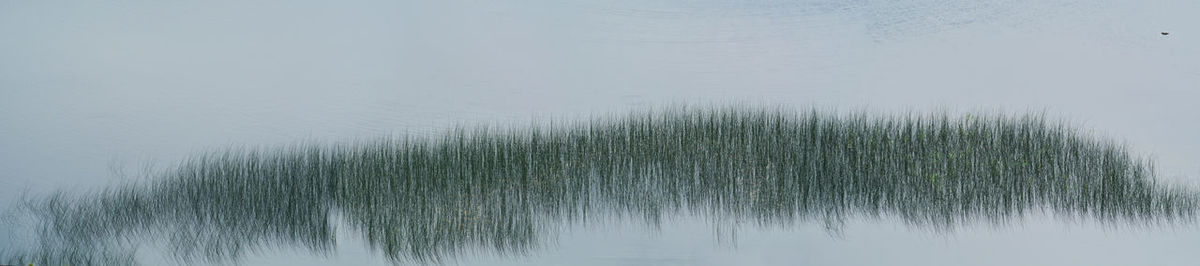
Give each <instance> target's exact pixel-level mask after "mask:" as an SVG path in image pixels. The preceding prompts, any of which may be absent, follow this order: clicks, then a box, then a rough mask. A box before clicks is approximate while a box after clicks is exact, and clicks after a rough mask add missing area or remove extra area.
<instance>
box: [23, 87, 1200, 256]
mask: <svg viewBox="0 0 1200 266" xmlns="http://www.w3.org/2000/svg"><path fill="white" fill-rule="evenodd" d="M1151 169H1152V167H1151V166H1150V165H1149V164H1148V162H1147V161H1145V160H1141V159H1139V158H1137V157H1134V156H1132V155H1131V154H1130V153H1129V152H1128V151H1126V150H1125V148H1124V147H1123V146H1121V145H1116V144H1114V143H1111V142H1108V141H1103V140H1097V139H1095V138H1093V137H1091V136H1088V135H1086V134H1082V133H1080V132H1079V131H1077V130H1074V129H1072V128H1070V127H1067V126H1064V125H1062V124H1058V123H1050V122H1047V121H1045V120H1044V119H1043V118H1041V117H1039V116H1020V117H1007V116H1002V115H989V116H971V115H967V116H961V117H958V116H955V117H951V116H949V115H945V114H939V115H930V116H868V115H833V114H828V113H822V112H818V111H811V112H792V111H784V110H769V109H768V110H765V109H753V108H715V109H685V108H678V109H672V110H668V111H661V112H647V113H638V114H632V115H628V116H623V117H615V118H610V119H597V120H591V121H585V122H579V123H575V124H570V125H565V126H555V127H538V126H535V127H531V128H528V129H522V130H504V131H490V130H488V129H485V128H479V129H458V130H453V131H452V132H450V133H449V134H446V135H444V136H441V137H439V138H435V139H419V138H402V139H384V140H379V141H374V142H369V143H356V144H338V145H331V144H326V145H322V144H300V145H294V146H289V147H280V148H270V149H230V150H224V151H219V152H209V153H202V154H198V155H196V156H194V157H192V158H190V159H188V160H186V161H184V162H182V163H181V164H179V165H178V166H177V167H174V168H172V169H169V170H167V171H164V172H161V173H159V174H157V175H158V177H157V179H156V181H155V182H153V183H150V184H140V185H135V186H128V187H121V188H112V189H109V190H107V191H104V192H100V193H97V194H95V195H87V196H63V195H57V196H51V197H47V198H44V199H37V200H32V201H31V202H30V203H29V206H30V208H29V210H30V211H32V212H31V213H33V214H35V215H36V216H37V217H38V221H40V225H42V227H41V232H40V237H41V242H42V243H43V244H42V246H41V247H40V248H37V249H33V250H32V251H28V252H23V253H15V252H14V253H13V254H7V256H8V257H2V256H4V254H0V258H6V259H7V261H9V263H28V262H35V263H38V264H60V263H58V261H56V260H54V259H63V260H59V261H67V263H69V264H112V263H103V262H100V261H99V260H120V262H128V263H132V259H131V257H132V254H133V253H132V252H133V251H134V250H135V249H136V247H137V246H138V245H139V243H144V242H150V243H164V244H162V245H161V246H164V247H167V248H168V250H169V251H170V253H171V254H172V255H174V256H175V257H177V258H179V259H180V260H182V261H207V262H220V263H227V262H232V261H236V259H238V258H241V257H243V256H244V255H245V254H246V253H248V252H262V251H266V250H265V249H269V248H272V247H302V248H306V249H308V250H310V251H312V252H319V253H328V252H332V250H333V249H334V247H335V246H336V241H335V239H336V235H335V226H345V227H347V228H346V229H349V231H352V232H356V233H357V234H360V236H361V237H362V238H363V239H365V240H366V241H367V243H368V244H369V246H370V247H372V248H373V249H375V250H376V251H378V252H379V253H380V254H383V255H384V256H387V257H388V258H389V259H391V260H392V261H394V262H405V261H411V262H439V261H441V260H443V259H448V258H455V257H459V256H469V255H473V254H476V253H496V254H505V255H521V254H524V253H527V252H530V251H532V250H535V249H536V248H537V246H538V245H539V244H541V243H543V242H544V241H545V239H546V238H547V237H548V235H550V234H554V233H555V232H557V231H558V228H559V227H562V226H564V225H569V224H575V223H588V222H594V221H598V220H604V219H607V218H611V217H615V216H620V217H637V218H641V219H646V220H648V221H652V222H656V221H659V220H660V219H663V218H666V217H669V216H672V215H680V214H694V215H706V216H709V217H719V218H720V219H724V220H737V221H743V222H754V223H759V224H764V225H786V224H791V223H796V222H818V223H824V224H825V225H826V226H827V227H829V228H831V229H836V228H838V227H839V226H841V223H842V222H843V221H846V220H847V219H852V218H856V217H888V218H898V219H901V220H903V221H905V222H907V223H910V224H912V225H913V226H920V227H928V228H935V229H952V228H954V227H956V226H958V225H963V224H966V223H971V222H992V223H1004V222H1008V221H1012V220H1014V219H1018V218H1021V217H1023V216H1024V215H1027V214H1030V213H1042V212H1050V213H1053V214H1054V215H1058V216H1062V217H1068V218H1083V219H1093V220H1096V221H1100V222H1103V223H1110V224H1138V225H1153V224H1160V223H1170V222H1190V221H1191V220H1192V218H1193V217H1192V216H1193V215H1194V213H1195V209H1196V199H1195V194H1194V193H1193V192H1191V191H1190V190H1184V189H1183V188H1175V187H1170V186H1166V185H1163V184H1159V183H1157V181H1155V179H1154V174H1153V172H1152V171H1151ZM335 217H336V218H335ZM114 254H115V255H114ZM115 263H116V264H126V263H119V262H115Z"/></svg>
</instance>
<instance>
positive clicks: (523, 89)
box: [0, 0, 1200, 265]
mask: <svg viewBox="0 0 1200 266" xmlns="http://www.w3.org/2000/svg"><path fill="white" fill-rule="evenodd" d="M1197 13H1200V2H1197V1H1187V0H1152V1H1133V0H1099V1H1084V0H1079V1H1036V0H1000V1H965V0H910V1H904V0H901V1H884V0H862V1H845V0H836V1H835V0H791V1H780V0H763V1H736V0H730V1H719V0H701V1H684V0H677V1H676V0H671V1H645V0H641V1H605V0H595V1H539V0H530V1H503V0H501V1H454V0H449V1H378V2H373V1H338V2H336V3H332V2H331V3H326V2H318V1H279V2H269V1H256V2H253V3H249V2H246V1H193V2H179V1H170V2H166V1H106V2H102V3H101V2H91V1H0V188H4V193H0V194H2V195H0V206H2V208H8V207H9V206H12V205H13V204H15V203H16V202H17V200H18V199H19V198H20V197H22V195H23V193H25V195H27V196H26V197H32V196H36V195H41V194H45V193H48V192H50V191H54V190H66V191H73V192H82V191H88V190H92V189H96V188H98V187H103V186H108V185H113V184H119V183H122V182H136V181H137V180H139V179H140V178H142V177H139V176H137V173H138V172H140V171H141V170H142V169H144V168H146V167H158V168H162V167H169V166H171V165H173V164H174V163H175V162H176V161H177V160H178V159H180V158H182V157H183V156H186V155H188V154H190V153H193V152H196V151H202V150H210V149H215V148H220V147H228V146H247V145H266V146H270V145H277V144H287V143H295V142H298V141H318V142H332V141H345V140H353V139H362V138H373V137H380V136H384V135H390V134H434V133H436V132H439V131H440V130H442V129H445V128H447V127H450V126H453V125H476V124H492V125H511V124H522V123H528V122H529V121H531V120H532V119H541V120H553V119H561V120H567V119H580V118H586V117H588V116H589V115H603V114H610V113H620V112H625V111H627V110H633V109H644V108H649V107H654V106H663V105H669V104H678V103H692V104H713V103H715V104H724V103H743V104H755V105H759V104H761V105H782V106H787V107H793V108H799V109H805V108H811V107H819V108H826V109H836V110H842V111H862V110H867V111H872V112H880V113H894V112H906V111H917V112H922V111H931V110H951V111H979V110H984V111H1002V112H1025V111H1033V112H1045V113H1046V114H1047V115H1049V116H1050V117H1052V118H1056V119H1057V118H1061V119H1067V120H1069V121H1071V123H1074V124H1077V125H1079V126H1080V127H1082V128H1087V129H1091V130H1094V131H1095V133H1096V134H1098V135H1101V136H1104V137H1107V138H1111V139H1116V140H1120V141H1124V142H1125V143H1127V144H1129V145H1130V146H1131V148H1132V149H1133V150H1134V151H1135V152H1137V153H1139V154H1142V155H1146V156H1151V157H1153V158H1155V159H1156V160H1157V163H1158V169H1159V173H1160V174H1161V175H1162V176H1163V177H1164V178H1167V179H1171V180H1173V181H1177V182H1180V183H1191V184H1193V185H1200V182H1197V181H1200V139H1198V138H1197V136H1200V125H1198V124H1200V123H1198V122H1200V107H1198V105H1196V100H1197V99H1200V39H1198V38H1197V36H1200V30H1198V29H1197V27H1196V25H1200V17H1198V16H1196V15H1195V14H1197ZM1161 31H1170V32H1171V33H1172V34H1171V35H1169V36H1162V35H1160V34H1159V32H1161ZM121 173H124V174H125V175H121ZM714 229H715V227H714V226H713V224H712V223H709V222H706V221H704V220H697V219H687V218H682V217H681V218H680V219H679V221H678V222H677V223H676V224H672V225H670V226H666V227H664V228H661V229H654V228H648V227H646V226H641V225H638V224H636V223H635V224H610V225H603V226H594V227H587V228H574V229H573V230H566V232H564V233H563V234H561V237H560V239H559V241H558V242H557V243H551V246H552V247H551V248H549V249H546V250H544V252H537V253H534V254H532V255H531V256H530V257H527V258H503V257H499V258H498V257H493V256H480V257H471V258H464V260H463V261H462V263H464V264H480V265H489V264H504V263H508V264H513V265H522V264H531V265H564V264H576V265H579V264H595V265H613V264H616V265H664V264H667V265H670V264H679V265H732V264H738V265H794V264H798V263H799V264H805V263H811V264H812V265H879V264H900V265H962V264H971V265H1062V264H1075V265H1147V264H1149V265H1184V264H1194V263H1195V262H1196V261H1200V254H1196V253H1195V252H1194V251H1195V250H1198V249H1200V229H1197V228H1194V227H1188V228H1165V229H1164V228H1159V229H1139V230H1130V229H1116V230H1114V229H1107V230H1106V229H1104V228H1100V227H1097V226H1094V225H1088V224H1075V223H1064V222H1060V221H1055V220H1050V219H1036V218H1035V219H1033V220H1031V221H1030V222H1029V223H1026V224H1024V225H1019V226H1013V227H1007V228H1004V229H994V228H992V227H990V226H987V225H981V226H979V227H978V228H976V229H972V230H964V231H961V232H959V233H956V234H952V235H939V234H935V233H930V232H925V231H921V230H914V229H910V228H908V227H905V226H903V225H901V224H894V223H891V222H888V221H861V222H856V223H851V224H849V225H848V227H847V229H846V230H845V232H844V234H843V235H841V236H840V237H838V236H830V235H829V234H827V233H826V232H824V231H823V230H822V229H821V228H820V225H812V226H808V227H797V228H787V229H763V228H756V227H754V226H749V225H747V226H741V227H737V229H738V230H736V231H737V232H738V233H737V236H738V237H737V239H736V241H728V240H721V241H718V238H721V237H722V235H721V234H717V233H714ZM724 229H725V230H727V229H729V228H724ZM14 231H16V232H14ZM19 231H21V229H19V226H13V227H9V226H0V248H5V247H7V246H20V245H22V243H28V239H26V238H25V236H23V235H22V234H21V233H19ZM6 240H9V241H6ZM340 243H342V244H343V245H342V248H341V249H342V250H341V252H340V253H339V254H338V256H337V257H333V258H327V259H320V258H310V257H307V256H303V255H296V254H292V253H288V252H286V251H285V252H282V253H278V254H275V253H272V254H266V255H264V256H262V257H254V258H249V260H248V261H247V264H248V265H258V264H269V263H268V262H271V263H275V264H277V265H294V264H308V265H322V264H329V263H334V262H336V263H350V264H360V263H367V262H373V263H383V261H382V260H381V259H380V258H376V257H370V256H369V254H368V252H366V251H364V250H362V246H361V245H358V243H357V242H356V241H355V240H354V239H352V238H347V239H346V240H345V241H342V242H340ZM144 255H146V256H147V257H148V261H153V258H152V257H155V253H154V252H152V251H148V252H147V254H144ZM151 264H153V263H151Z"/></svg>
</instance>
